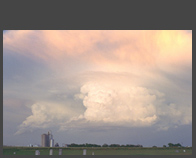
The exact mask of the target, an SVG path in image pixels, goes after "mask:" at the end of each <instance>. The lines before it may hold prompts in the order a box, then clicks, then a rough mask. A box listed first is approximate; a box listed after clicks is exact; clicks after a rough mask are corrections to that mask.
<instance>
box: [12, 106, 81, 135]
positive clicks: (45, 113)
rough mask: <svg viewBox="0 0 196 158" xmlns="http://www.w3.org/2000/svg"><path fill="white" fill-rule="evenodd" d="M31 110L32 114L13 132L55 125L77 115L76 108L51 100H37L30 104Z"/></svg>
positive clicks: (19, 132)
mask: <svg viewBox="0 0 196 158" xmlns="http://www.w3.org/2000/svg"><path fill="white" fill-rule="evenodd" d="M31 111H32V115H30V116H28V117H27V118H26V120H24V121H23V123H22V124H21V125H20V126H19V127H18V131H17V132H16V133H15V134H21V133H23V132H25V131H33V130H34V129H37V128H48V127H54V126H55V127H56V126H59V124H60V123H62V122H65V121H67V120H69V118H70V117H74V116H78V114H77V113H78V111H77V109H71V108H70V107H67V106H66V105H63V104H59V103H52V102H37V103H35V104H33V105H32V106H31Z"/></svg>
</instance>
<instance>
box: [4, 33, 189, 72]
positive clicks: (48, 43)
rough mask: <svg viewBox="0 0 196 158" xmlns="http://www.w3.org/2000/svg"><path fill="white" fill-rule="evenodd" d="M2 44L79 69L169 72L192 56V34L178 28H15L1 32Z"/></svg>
mask: <svg viewBox="0 0 196 158" xmlns="http://www.w3.org/2000/svg"><path fill="white" fill-rule="evenodd" d="M3 45H4V50H8V51H6V53H8V52H11V51H12V52H14V53H18V54H21V55H25V56H28V57H30V58H34V59H36V60H41V61H44V62H45V63H47V64H48V65H50V66H51V67H56V66H61V67H62V65H64V67H67V66H68V67H69V68H75V67H77V66H78V65H80V66H81V65H83V66H82V67H80V69H81V68H84V69H93V70H97V69H98V70H99V71H103V70H105V71H130V68H129V67H130V66H135V67H142V68H144V66H145V67H157V68H160V69H162V70H164V71H170V72H173V71H174V70H179V66H181V65H183V66H184V64H185V65H187V64H188V65H190V62H191V60H192V34H190V33H187V32H186V31H181V30H171V31H170V30H165V31H162V30H148V31H142V30H117V31H115V30H108V31H104V30H97V31H95V30H84V31H81V30H80V31H79V30H72V31H69V30H65V31H61V30H60V31H58V30H47V31H44V30H43V31H41V30H40V31H33V30H31V31H27V30H24V31H23V30H19V31H8V32H6V33H4V38H3ZM70 60H71V62H70ZM90 67H92V68H90ZM131 71H133V70H131Z"/></svg>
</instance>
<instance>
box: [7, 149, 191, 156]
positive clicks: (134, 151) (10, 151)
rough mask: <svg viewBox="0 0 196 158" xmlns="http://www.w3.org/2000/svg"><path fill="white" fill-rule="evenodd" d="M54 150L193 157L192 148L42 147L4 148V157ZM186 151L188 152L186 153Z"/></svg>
mask: <svg viewBox="0 0 196 158" xmlns="http://www.w3.org/2000/svg"><path fill="white" fill-rule="evenodd" d="M50 149H53V155H58V153H59V149H62V155H83V149H86V150H87V151H86V155H92V152H94V155H192V148H191V147H190V148H145V147H144V148H134V147H120V148H118V147H117V148H111V147H110V148H105V147H99V148H80V147H75V148H74V147H71V148H41V147H3V155H14V152H16V154H15V155H35V150H39V151H40V155H49V150H50ZM177 150H178V152H176V151H177ZM184 150H186V152H184Z"/></svg>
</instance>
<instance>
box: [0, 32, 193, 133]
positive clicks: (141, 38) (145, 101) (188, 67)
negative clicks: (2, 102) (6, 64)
mask: <svg viewBox="0 0 196 158" xmlns="http://www.w3.org/2000/svg"><path fill="white" fill-rule="evenodd" d="M3 49H4V50H3V51H4V54H9V55H10V56H13V57H14V56H21V57H22V56H26V57H27V58H31V59H32V60H35V61H36V62H35V63H43V64H44V65H45V67H47V70H50V71H48V72H47V73H45V70H46V68H44V67H43V65H42V64H40V66H39V67H40V70H42V71H40V72H41V73H38V71H37V69H38V68H37V67H36V68H35V71H33V74H34V76H35V77H34V80H31V79H30V77H29V78H27V77H26V76H28V73H21V76H20V77H21V78H25V77H26V78H27V79H28V80H25V81H28V83H29V85H31V86H29V87H30V88H26V89H25V88H24V87H26V86H23V85H22V84H23V82H20V87H19V86H18V85H17V83H16V82H15V81H14V78H13V79H12V81H13V82H12V83H8V81H5V82H4V84H7V85H11V86H7V88H8V89H9V90H10V89H12V92H13V95H14V93H16V95H21V96H27V94H28V97H29V96H31V100H33V101H34V103H35V104H33V105H32V106H31V110H32V115H31V116H29V117H27V118H26V120H25V121H24V122H23V123H22V124H21V125H20V130H19V131H23V130H25V129H28V128H29V129H33V128H46V127H48V126H53V125H57V126H59V128H60V129H63V128H67V127H68V126H73V127H74V126H75V127H78V126H80V125H81V126H82V125H83V126H86V127H89V126H106V125H108V126H110V125H111V126H128V127H132V126H134V127H138V126H152V125H154V126H157V127H158V128H159V129H163V130H166V129H168V128H169V127H171V126H173V125H182V124H190V123H191V122H192V115H191V111H192V102H191V96H190V95H192V94H191V91H190V89H191V88H190V87H191V86H192V79H191V78H190V76H191V75H192V74H191V73H192V33H190V32H187V31H181V30H163V31H162V30H147V31H146V30H145V31H144V30H118V31H115V30H96V31H94V30H71V31H69V30H65V31H61V30H47V31H44V30H36V31H33V30H31V31H26V30H18V31H7V32H5V33H4V36H3ZM4 57H6V58H8V57H9V56H4ZM21 59H22V58H21ZM24 59H25V58H24ZM16 65H17V64H16ZM23 67H24V66H23ZM25 68H26V67H25ZM5 71H6V69H5ZM21 71H25V70H22V69H21ZM28 72H30V71H29V69H28ZM41 74H43V75H41ZM190 74H191V75H190ZM16 75H17V74H16ZM36 75H37V76H36ZM18 80H20V79H19V78H18ZM9 82H10V81H9ZM14 85H16V86H14ZM4 87H6V86H4ZM12 87H15V89H13V88H12ZM21 89H24V91H26V90H27V89H28V92H29V93H27V94H26V95H22V93H24V92H21ZM29 89H31V90H29ZM9 90H7V89H5V90H4V92H6V91H9ZM19 92H20V94H19ZM74 96H75V99H76V98H77V99H76V100H74V99H73V98H74ZM40 100H43V102H40ZM67 100H69V103H70V105H69V106H68V105H66V104H63V101H65V102H66V103H67ZM77 104H79V105H78V106H77ZM81 105H83V109H82V108H81V107H80V106H81ZM71 106H72V107H73V108H70V107H71ZM54 107H55V108H54ZM78 107H79V109H80V111H77V112H76V113H74V112H73V111H74V109H77V108H78ZM51 109H52V110H51ZM81 109H82V110H81ZM58 113H59V114H58ZM56 122H58V123H56ZM19 133H20V132H19Z"/></svg>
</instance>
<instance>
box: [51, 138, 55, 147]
mask: <svg viewBox="0 0 196 158" xmlns="http://www.w3.org/2000/svg"><path fill="white" fill-rule="evenodd" d="M50 147H54V139H50Z"/></svg>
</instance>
